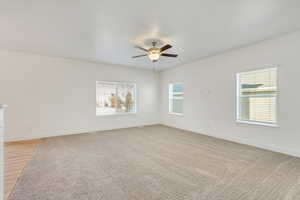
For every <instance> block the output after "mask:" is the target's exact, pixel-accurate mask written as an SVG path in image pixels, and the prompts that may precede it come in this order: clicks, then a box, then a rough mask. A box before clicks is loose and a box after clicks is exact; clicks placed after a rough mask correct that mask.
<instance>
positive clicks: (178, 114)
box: [168, 112, 183, 116]
mask: <svg viewBox="0 0 300 200" xmlns="http://www.w3.org/2000/svg"><path fill="white" fill-rule="evenodd" d="M168 114H169V115H177V116H183V114H182V113H173V112H169V113H168Z"/></svg>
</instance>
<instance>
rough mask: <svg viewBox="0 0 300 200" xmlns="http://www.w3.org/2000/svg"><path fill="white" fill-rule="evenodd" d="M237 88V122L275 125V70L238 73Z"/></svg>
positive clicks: (276, 89) (276, 92)
mask: <svg viewBox="0 0 300 200" xmlns="http://www.w3.org/2000/svg"><path fill="white" fill-rule="evenodd" d="M237 86H238V87H237V102H238V104H237V119H238V121H241V122H252V123H258V124H265V125H276V124H277V94H278V88H277V68H270V69H264V70H257V71H251V72H244V73H240V74H238V75H237Z"/></svg>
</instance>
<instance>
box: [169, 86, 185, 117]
mask: <svg viewBox="0 0 300 200" xmlns="http://www.w3.org/2000/svg"><path fill="white" fill-rule="evenodd" d="M175 84H182V88H183V92H182V112H181V113H177V112H171V99H174V98H171V95H170V86H171V85H175ZM172 94H173V93H172ZM183 102H184V83H183V82H182V81H175V82H169V84H168V114H169V115H177V116H182V115H183Z"/></svg>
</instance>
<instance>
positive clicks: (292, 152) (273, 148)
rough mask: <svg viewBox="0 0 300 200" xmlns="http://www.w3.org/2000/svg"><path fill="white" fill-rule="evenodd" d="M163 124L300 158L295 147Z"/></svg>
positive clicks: (299, 153)
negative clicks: (271, 144)
mask: <svg viewBox="0 0 300 200" xmlns="http://www.w3.org/2000/svg"><path fill="white" fill-rule="evenodd" d="M161 125H163V126H168V127H171V128H176V129H180V130H185V131H190V132H193V133H197V134H201V135H207V136H211V137H214V138H218V139H223V140H227V141H231V142H236V143H239V144H245V145H248V146H253V147H258V148H261V149H265V150H269V151H273V152H277V153H282V154H287V155H290V156H295V157H299V158H300V151H299V150H295V149H288V148H282V147H277V146H270V145H265V144H262V143H256V142H253V141H249V140H246V139H240V138H233V137H228V136H220V135H216V134H211V133H206V132H205V133H200V132H198V131H195V130H189V129H183V128H179V127H176V126H171V125H168V124H161Z"/></svg>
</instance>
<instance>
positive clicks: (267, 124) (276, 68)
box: [236, 66, 279, 127]
mask: <svg viewBox="0 0 300 200" xmlns="http://www.w3.org/2000/svg"><path fill="white" fill-rule="evenodd" d="M278 69H279V68H278V66H275V67H274V66H273V67H268V68H262V69H254V70H251V71H245V72H239V73H237V74H236V122H237V123H242V124H250V125H260V126H268V127H279V120H278V119H279V115H278V114H279V112H278V108H279V106H278V105H279V78H278V77H279V76H278V74H279V73H278V72H279V70H278ZM269 70H276V86H277V87H276V89H277V93H276V94H273V95H271V94H270V95H260V97H263V96H266V97H271V96H273V97H275V101H276V105H275V107H276V111H275V114H276V122H275V123H269V122H261V121H254V120H243V119H240V110H241V108H240V97H241V95H240V92H241V90H240V89H241V84H240V75H241V74H247V73H253V72H257V71H261V72H263V71H269ZM256 96H258V95H256Z"/></svg>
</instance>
